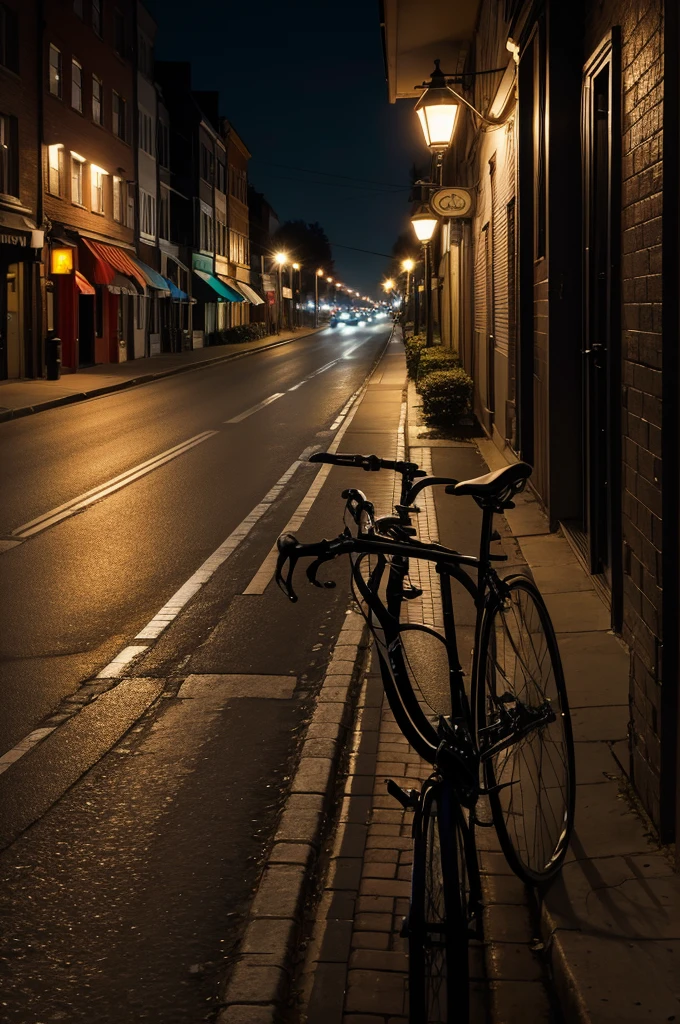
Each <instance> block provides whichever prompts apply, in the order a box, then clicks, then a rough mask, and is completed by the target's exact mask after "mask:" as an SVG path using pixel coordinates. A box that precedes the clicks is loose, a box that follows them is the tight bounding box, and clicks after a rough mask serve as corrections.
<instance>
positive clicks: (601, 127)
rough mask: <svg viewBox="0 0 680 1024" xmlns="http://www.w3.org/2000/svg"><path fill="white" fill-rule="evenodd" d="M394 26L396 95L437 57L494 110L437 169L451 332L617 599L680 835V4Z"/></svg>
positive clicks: (604, 587) (400, 20)
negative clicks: (455, 203) (448, 203)
mask: <svg viewBox="0 0 680 1024" xmlns="http://www.w3.org/2000/svg"><path fill="white" fill-rule="evenodd" d="M382 20H383V31H384V42H385V55H386V67H387V72H388V84H389V90H390V99H391V100H392V101H395V100H397V99H404V100H406V99H408V100H409V102H414V101H415V99H416V98H417V96H418V95H419V90H417V89H414V85H415V83H416V82H419V81H423V80H424V79H426V78H428V77H429V75H430V73H431V71H432V65H433V60H434V58H440V59H441V61H442V68H443V69H444V70H445V71H446V72H447V73H449V74H451V75H454V76H459V77H458V81H457V84H456V85H455V88H456V89H457V90H458V91H459V92H462V94H463V95H464V96H465V98H466V99H467V100H468V101H469V102H471V103H472V104H473V105H474V107H475V108H476V109H477V110H478V111H479V112H480V113H481V115H483V117H484V118H486V121H484V120H482V119H481V118H480V117H477V116H473V115H471V114H470V113H469V112H468V111H467V110H462V112H460V113H459V121H458V124H457V126H456V130H455V133H454V138H453V143H452V146H451V149H450V150H449V152H448V154H447V156H446V158H445V163H444V184H446V185H458V186H467V187H468V188H470V189H471V190H472V191H473V193H474V199H475V208H474V211H473V213H472V215H471V216H469V217H468V218H467V219H462V220H460V221H449V222H448V223H445V224H443V225H442V227H441V229H440V231H441V239H440V243H441V250H442V259H441V262H440V265H439V268H438V271H439V281H440V287H441V291H442V297H443V302H442V309H443V310H446V316H445V317H443V318H442V319H443V321H445V322H442V325H441V326H442V340H443V342H444V343H445V344H448V345H450V346H452V347H454V348H456V349H458V351H459V352H460V354H461V357H462V358H463V361H464V363H465V365H466V367H467V368H468V369H469V371H470V373H471V375H472V376H473V378H474V381H475V409H476V412H477V416H478V419H479V421H480V423H481V424H482V425H483V426H484V428H485V430H486V431H487V432H488V434H489V436H490V437H491V438H492V439H493V440H494V441H495V443H496V444H497V445H498V446H499V447H500V448H502V449H504V450H505V451H506V452H514V453H515V454H516V455H518V456H520V457H522V458H524V459H526V460H527V461H529V462H531V463H532V464H533V466H534V474H533V477H532V485H533V487H534V489H535V491H536V493H537V495H538V496H539V498H540V499H541V501H542V502H543V504H544V507H545V509H546V511H547V513H548V515H549V518H550V521H551V525H552V526H553V527H554V528H558V527H561V528H562V529H563V530H564V532H565V534H566V535H567V536H568V537H569V538H570V539H571V541H572V545H573V547H574V550H575V551H576V552H577V553H578V555H579V557H580V558H581V560H582V562H583V564H584V566H585V567H586V569H587V571H589V572H590V573H591V575H592V578H593V581H594V583H595V585H596V588H597V589H598V590H599V591H600V593H601V595H602V597H603V599H604V600H605V602H606V603H607V604H608V605H609V608H610V612H611V625H612V629H613V630H614V631H615V632H617V633H618V634H619V635H620V636H621V637H622V639H623V641H624V642H625V644H626V645H627V648H628V650H629V653H630V687H629V705H630V725H629V763H628V770H629V774H630V778H631V780H632V782H633V783H634V785H635V787H636V788H637V791H638V793H639V794H640V797H641V799H642V801H643V803H644V806H645V808H646V810H647V811H648V813H649V815H650V817H651V818H652V820H653V821H654V823H655V825H656V827H657V828H658V829H659V832H660V834H661V837H662V839H664V840H667V841H668V840H672V839H673V838H676V840H677V834H678V822H679V821H680V798H679V793H680V786H679V785H678V779H679V775H680V773H679V769H678V742H677V741H678V664H679V658H678V643H679V636H680V629H679V628H678V626H679V593H678V579H679V578H680V561H679V557H678V549H679V545H678V525H677V524H678V483H677V480H678V473H679V470H680V465H679V462H680V460H679V439H680V435H679V430H678V405H679V401H678V390H679V387H678V385H679V379H678V338H679V335H680V331H679V316H680V306H679V304H678V280H679V272H680V271H679V258H678V252H679V248H680V217H679V209H678V207H679V204H678V175H679V171H680V153H679V143H678V124H679V123H680V122H679V114H680V78H679V76H680V26H679V20H680V19H679V10H678V5H677V3H670V2H664V0H646V2H645V3H641V2H638V0H599V2H594V0H584V2H582V3H578V4H567V3H564V2H562V0H543V2H532V3H530V2H527V0H505V2H504V3H499V2H497V0H464V2H461V3H459V4H456V5H453V4H445V3H442V2H440V0H427V2H423V3H422V4H419V5H417V8H416V7H414V6H413V5H410V4H409V3H408V2H407V0H390V2H389V3H388V2H387V0H386V2H385V3H384V5H383V19H382ZM664 123H665V124H666V125H671V126H672V130H671V131H668V132H666V133H665V134H664Z"/></svg>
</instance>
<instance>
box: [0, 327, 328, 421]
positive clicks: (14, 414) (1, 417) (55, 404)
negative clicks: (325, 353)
mask: <svg viewBox="0 0 680 1024" xmlns="http://www.w3.org/2000/svg"><path fill="white" fill-rule="evenodd" d="M320 330H323V328H319V329H318V330H316V329H315V330H313V331H312V332H311V333H310V334H299V335H297V336H295V337H293V338H286V339H284V341H273V342H272V343H271V344H270V345H259V346H258V347H257V348H252V349H249V350H247V351H245V352H233V353H230V354H229V355H227V354H225V355H223V356H214V357H213V358H212V359H202V360H201V361H200V362H195V363H187V364H186V365H182V366H173V367H171V368H170V369H168V370H158V372H157V373H145V374H142V376H140V377H132V378H131V379H130V380H122V381H120V382H119V383H118V384H106V385H104V387H101V388H94V389H93V390H92V391H78V392H74V393H73V394H71V395H64V396H63V397H62V398H52V399H48V401H46V402H37V403H36V404H35V405H24V406H21V407H20V408H18V409H6V410H5V411H3V412H0V423H5V422H7V421H8V420H16V419H21V418H23V417H24V416H31V415H32V414H33V413H37V412H46V411H47V410H48V409H57V408H59V406H62V405H72V404H73V403H74V402H83V401H85V400H86V399H88V398H99V397H100V396H102V395H108V394H111V392H112V391H123V390H125V389H127V388H133V387H137V386H138V385H139V384H149V383H151V382H152V381H155V380H162V379H163V378H164V377H174V376H175V375H176V374H178V373H188V372H189V371H190V370H203V369H205V368H206V367H207V366H212V365H213V364H215V363H230V362H232V361H233V360H235V359H245V358H246V356H252V355H255V354H256V353H257V352H269V351H270V349H273V348H279V347H280V346H281V345H290V343H291V342H293V341H302V340H304V339H305V338H311V337H313V336H314V335H316V334H318V333H319V331H320ZM1 395H2V392H1V391H0V396H1Z"/></svg>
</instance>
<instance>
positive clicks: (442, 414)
mask: <svg viewBox="0 0 680 1024" xmlns="http://www.w3.org/2000/svg"><path fill="white" fill-rule="evenodd" d="M419 391H420V394H421V396H422V399H423V415H424V416H425V419H427V420H430V421H432V422H438V423H441V422H451V421H452V420H455V419H456V418H457V417H458V416H463V415H464V414H465V413H466V412H468V411H469V410H470V407H471V404H472V378H471V377H470V376H469V375H468V374H467V373H466V372H465V370H464V369H463V368H462V367H461V366H456V367H453V368H452V369H450V370H434V371H433V372H432V373H428V374H427V376H426V377H423V378H422V380H421V381H420V383H419Z"/></svg>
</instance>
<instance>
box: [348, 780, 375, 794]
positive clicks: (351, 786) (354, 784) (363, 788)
mask: <svg viewBox="0 0 680 1024" xmlns="http://www.w3.org/2000/svg"><path fill="white" fill-rule="evenodd" d="M372 792H373V776H372V775H348V776H347V780H346V782H345V793H347V795H348V796H352V795H354V794H356V795H358V796H370V795H371V793H372Z"/></svg>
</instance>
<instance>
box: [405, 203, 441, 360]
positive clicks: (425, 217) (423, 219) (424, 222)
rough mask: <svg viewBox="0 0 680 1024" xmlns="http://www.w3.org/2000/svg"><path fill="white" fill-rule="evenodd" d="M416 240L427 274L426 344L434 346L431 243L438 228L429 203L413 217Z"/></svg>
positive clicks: (424, 204) (423, 205)
mask: <svg viewBox="0 0 680 1024" xmlns="http://www.w3.org/2000/svg"><path fill="white" fill-rule="evenodd" d="M411 224H412V225H413V230H414V231H415V234H416V238H417V239H418V241H419V242H420V243H421V244H422V246H423V269H424V272H425V293H424V294H425V344H426V345H427V346H430V345H432V340H433V330H432V268H431V266H430V263H431V252H430V242H431V240H432V236H433V235H434V232H435V228H436V227H437V218H436V217H435V216H434V214H433V213H432V211H431V210H430V207H429V206H428V205H427V203H423V204H422V206H420V207H419V208H418V210H417V212H416V213H414V215H413V216H412V217H411Z"/></svg>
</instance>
